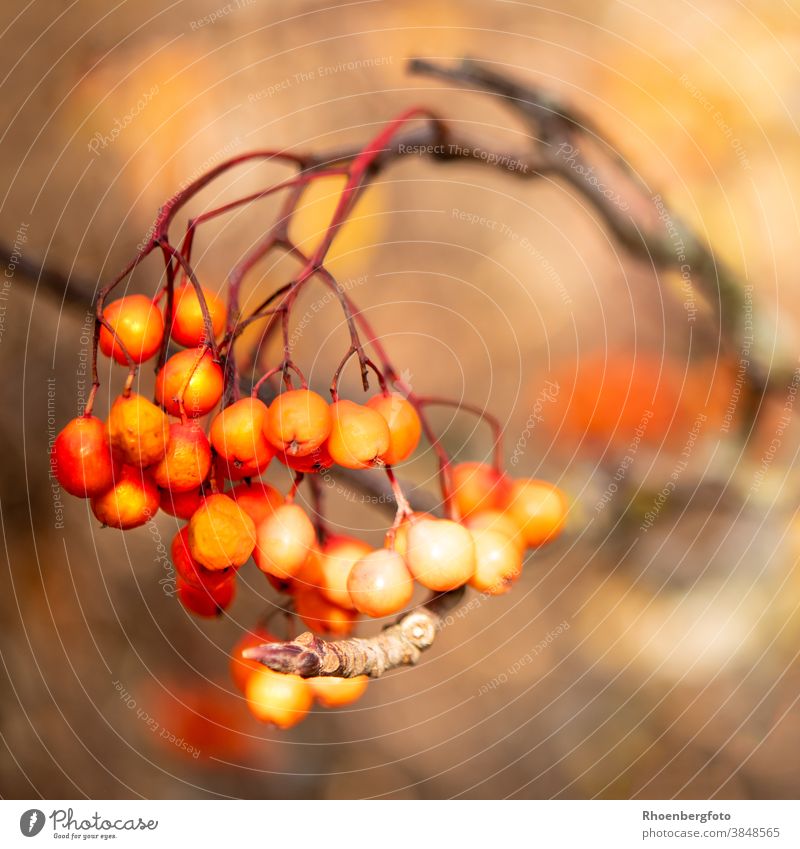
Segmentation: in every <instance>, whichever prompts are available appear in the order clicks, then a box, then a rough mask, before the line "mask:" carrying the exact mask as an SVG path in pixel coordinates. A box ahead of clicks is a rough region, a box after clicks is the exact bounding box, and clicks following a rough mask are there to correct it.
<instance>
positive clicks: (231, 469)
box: [210, 398, 274, 479]
mask: <svg viewBox="0 0 800 849" xmlns="http://www.w3.org/2000/svg"><path fill="white" fill-rule="evenodd" d="M266 416H267V406H266V404H264V403H263V402H262V401H259V400H258V398H242V399H241V400H239V401H236V402H235V403H233V404H231V405H230V406H228V407H226V408H225V409H224V410H222V411H221V412H219V413H217V415H216V416H215V417H214V420H213V421H212V422H211V434H210V435H211V444H212V445H213V446H214V450H215V451H216V452H217V454H218V455H219V456H220V458H221V461H222V466H223V470H224V471H225V472H226V474H225V476H226V477H228V478H230V477H231V475H234V476H236V478H237V479H238V477H239V475H241V474H242V472H243V471H245V472H247V474H246V477H254V476H256V475H259V474H261V472H263V471H264V469H266V468H267V466H268V465H269V461H270V460H271V459H272V456H273V454H274V451H273V449H272V446H271V445H270V444H269V442H267V439H266V437H265V436H264V433H263V426H264V420H265V418H266Z"/></svg>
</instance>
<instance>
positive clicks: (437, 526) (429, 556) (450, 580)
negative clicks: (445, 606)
mask: <svg viewBox="0 0 800 849" xmlns="http://www.w3.org/2000/svg"><path fill="white" fill-rule="evenodd" d="M406 562H407V563H408V568H409V569H410V570H411V574H412V575H413V576H414V577H415V578H416V579H417V581H419V583H420V584H422V586H423V587H427V588H428V589H429V590H436V591H437V592H445V591H446V590H454V589H455V588H456V587H460V586H461V585H462V584H466V582H467V581H468V580H469V579H470V578H471V577H472V575H473V574H474V572H475V544H474V543H473V542H472V534H470V532H469V531H468V530H467V529H466V528H465V527H464V526H463V525H459V524H458V522H451V521H450V520H449V519H420V521H418V522H412V523H411V527H410V528H409V530H408V542H407V551H406Z"/></svg>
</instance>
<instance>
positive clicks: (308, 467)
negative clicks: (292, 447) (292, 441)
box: [275, 444, 333, 474]
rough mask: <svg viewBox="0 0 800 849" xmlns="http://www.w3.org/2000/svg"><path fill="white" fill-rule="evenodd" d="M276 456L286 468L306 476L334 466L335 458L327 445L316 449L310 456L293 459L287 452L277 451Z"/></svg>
mask: <svg viewBox="0 0 800 849" xmlns="http://www.w3.org/2000/svg"><path fill="white" fill-rule="evenodd" d="M275 456H276V457H277V458H278V459H279V460H280V461H281V463H283V465H284V466H288V467H289V468H290V469H294V470H295V471H296V472H303V473H305V474H314V473H316V472H321V471H324V470H325V469H329V468H330V467H331V466H332V465H333V457H331V455H330V454H329V452H328V447H327V445H325V444H322V445H320V447H319V448H315V449H314V450H313V451H312V452H311V453H310V454H306V455H305V456H303V457H292V456H291V455H290V454H287V453H286V452H285V451H276V452H275Z"/></svg>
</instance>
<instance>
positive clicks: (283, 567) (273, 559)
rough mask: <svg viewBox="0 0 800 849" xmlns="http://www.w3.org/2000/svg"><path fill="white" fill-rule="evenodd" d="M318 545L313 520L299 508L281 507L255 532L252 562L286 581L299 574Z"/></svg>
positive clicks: (262, 569) (288, 505) (284, 505)
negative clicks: (310, 553)
mask: <svg viewBox="0 0 800 849" xmlns="http://www.w3.org/2000/svg"><path fill="white" fill-rule="evenodd" d="M316 542H317V535H316V531H315V530H314V525H313V524H312V523H311V519H309V518H308V516H307V515H306V514H305V512H304V510H303V509H302V508H301V507H299V506H298V505H297V504H282V505H281V506H280V507H278V508H277V509H276V510H275V512H274V513H273V514H272V515H271V516H268V517H267V518H266V519H264V521H262V522H260V523H259V525H258V528H257V529H256V548H255V551H254V552H253V559H254V560H255V562H256V566H258V568H259V569H261V571H262V572H266V573H268V574H269V575H272V576H273V577H275V578H281V579H282V580H286V579H287V578H293V577H294V576H295V575H297V574H298V572H300V570H301V569H302V568H303V565H304V564H305V562H306V560H307V559H308V555H309V552H310V551H311V550H312V549H313V547H314V546H315V545H316Z"/></svg>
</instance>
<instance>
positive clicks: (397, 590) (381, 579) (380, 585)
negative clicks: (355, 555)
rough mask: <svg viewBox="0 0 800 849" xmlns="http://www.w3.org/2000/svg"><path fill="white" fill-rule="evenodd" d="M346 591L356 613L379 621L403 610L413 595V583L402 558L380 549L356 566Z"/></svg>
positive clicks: (366, 556)
mask: <svg viewBox="0 0 800 849" xmlns="http://www.w3.org/2000/svg"><path fill="white" fill-rule="evenodd" d="M347 591H348V592H349V593H350V598H351V599H352V602H353V606H354V607H355V608H356V610H358V611H359V612H360V613H366V614H367V616H372V617H375V618H377V617H379V616H389V615H390V614H392V613H397V611H398V610H402V609H403V608H404V607H405V606H406V605H407V604H408V603H409V602H410V601H411V597H412V596H413V595H414V581H413V579H412V577H411V573H410V572H409V571H408V566H406V561H405V560H404V559H403V558H402V556H401V555H399V554H398V553H397V552H396V551H391V550H390V549H388V548H379V549H377V550H376V551H371V552H370V553H369V554H367V555H365V556H364V557H362V558H361V559H360V560H359V561H357V562H356V563H355V565H354V566H353V568H352V569H351V570H350V574H349V576H348V578H347Z"/></svg>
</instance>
